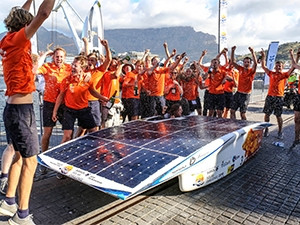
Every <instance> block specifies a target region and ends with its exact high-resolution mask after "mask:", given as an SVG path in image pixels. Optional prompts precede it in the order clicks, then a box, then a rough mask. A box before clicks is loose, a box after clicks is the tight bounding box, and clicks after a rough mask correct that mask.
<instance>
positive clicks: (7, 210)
mask: <svg viewBox="0 0 300 225" xmlns="http://www.w3.org/2000/svg"><path fill="white" fill-rule="evenodd" d="M17 210H18V205H17V204H13V205H9V204H7V203H6V201H5V200H4V199H2V200H1V201H0V214H2V215H4V216H13V215H14V214H16V212H17Z"/></svg>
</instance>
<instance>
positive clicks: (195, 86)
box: [0, 0, 300, 224]
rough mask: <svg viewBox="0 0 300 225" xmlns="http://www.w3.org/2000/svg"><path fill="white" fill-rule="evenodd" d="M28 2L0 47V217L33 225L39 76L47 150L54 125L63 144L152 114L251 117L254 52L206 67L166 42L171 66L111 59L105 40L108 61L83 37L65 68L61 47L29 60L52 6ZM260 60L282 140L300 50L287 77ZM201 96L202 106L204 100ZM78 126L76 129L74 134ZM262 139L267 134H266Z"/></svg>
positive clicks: (9, 22) (299, 115) (299, 127)
mask: <svg viewBox="0 0 300 225" xmlns="http://www.w3.org/2000/svg"><path fill="white" fill-rule="evenodd" d="M31 3H32V0H27V1H26V2H25V4H24V5H23V7H14V8H13V9H12V10H11V12H10V14H9V16H8V17H7V18H6V20H5V24H6V27H7V28H8V31H9V32H8V33H7V35H6V36H5V37H4V38H3V39H2V41H1V42H0V49H1V52H0V53H1V55H2V57H3V68H4V80H5V83H6V85H7V92H6V95H7V96H8V99H7V104H6V107H5V110H4V122H5V128H6V133H7V140H8V146H7V148H6V150H5V151H4V153H3V158H2V174H1V179H0V180H1V183H0V191H1V193H3V194H6V197H5V199H4V200H1V202H0V213H2V214H5V215H9V216H11V217H12V218H11V219H10V222H11V224H24V223H26V224H34V223H33V220H32V218H31V216H30V215H29V197H30V192H31V186H32V182H33V176H34V173H35V170H36V167H37V160H36V155H37V154H38V153H39V143H38V134H37V129H36V124H35V118H34V113H33V103H32V92H33V91H35V85H34V82H35V80H36V78H37V77H40V76H42V77H43V79H44V82H45V87H44V90H40V91H43V131H44V132H43V135H42V138H41V150H42V152H45V151H47V150H48V148H49V140H50V138H51V134H52V131H53V127H54V126H55V125H56V123H57V121H59V122H60V123H61V124H62V129H63V137H62V140H61V142H62V143H63V142H66V141H69V140H70V139H72V138H73V137H79V136H82V135H84V134H86V133H88V132H94V131H97V130H98V129H102V128H106V127H111V126H116V125H119V124H120V123H122V122H125V121H132V120H137V119H139V118H149V117H154V116H161V117H162V118H175V117H181V116H186V115H190V114H198V115H203V116H217V117H223V118H227V117H230V118H231V119H236V111H237V110H239V111H240V118H241V119H242V120H246V119H247V117H246V112H247V107H248V104H249V100H250V94H251V91H252V82H253V80H254V77H255V74H256V68H257V64H258V62H257V58H256V54H255V52H254V49H253V48H251V47H249V51H250V53H251V57H245V58H244V59H243V63H242V65H240V64H238V63H236V60H235V50H236V46H233V47H232V48H231V55H230V58H229V57H228V49H226V48H225V49H223V50H222V51H221V52H220V53H219V54H218V55H217V56H216V57H215V58H213V59H211V61H210V65H209V66H205V65H203V63H202V61H203V58H204V57H205V55H206V54H207V51H206V50H204V51H203V52H202V54H201V55H200V58H199V60H198V61H192V62H190V61H189V58H188V56H187V54H186V53H185V52H183V53H181V54H177V52H176V49H174V50H172V52H171V53H170V52H169V49H168V44H167V42H165V43H163V47H164V49H165V52H166V60H165V61H164V62H163V63H161V62H160V59H159V58H158V57H157V56H154V57H151V56H150V52H149V50H148V49H147V50H145V52H144V56H143V57H142V58H141V59H135V60H133V59H131V60H130V59H127V60H122V59H119V58H115V57H112V54H111V52H110V48H109V43H108V41H107V40H100V42H101V44H102V45H103V47H104V49H105V55H99V54H98V53H97V52H94V51H91V49H88V43H87V40H86V39H83V42H84V43H85V48H84V50H83V51H82V53H80V54H79V55H78V56H76V57H75V58H74V61H73V62H72V64H71V65H70V64H67V63H66V62H65V59H66V55H67V53H66V51H65V50H64V49H63V48H61V47H57V48H55V49H54V50H53V51H47V52H46V53H45V54H44V55H43V57H41V58H40V60H38V59H37V57H36V56H33V55H31V54H30V52H31V50H30V47H31V45H30V38H31V37H32V36H33V35H34V34H35V32H36V31H37V29H38V28H39V26H40V25H41V24H42V23H43V21H44V20H45V19H46V18H47V17H48V15H49V14H50V12H51V10H52V7H53V4H54V0H44V1H43V3H42V4H41V6H40V8H39V11H38V13H37V15H36V17H33V16H32V15H31V14H30V13H29V12H28V10H29V8H30V5H31ZM48 54H50V55H51V56H52V59H53V60H52V62H49V63H44V64H43V65H39V63H38V62H39V61H41V59H42V60H43V59H44V57H45V55H48ZM260 54H261V66H262V68H263V70H264V71H265V72H266V74H267V75H268V76H269V78H270V85H269V90H268V95H267V97H266V100H265V106H264V109H263V112H264V113H265V117H264V121H266V122H269V120H270V116H271V114H272V113H273V114H274V115H275V116H276V118H277V122H278V138H280V139H282V138H283V133H282V126H283V125H282V123H283V122H282V118H281V114H282V111H283V110H282V109H283V91H284V86H285V82H286V79H287V78H288V77H289V76H290V75H291V73H292V72H293V70H294V69H300V66H299V65H298V64H297V63H298V60H299V58H300V51H298V52H297V57H296V59H295V58H294V53H293V50H290V52H289V54H290V57H291V61H292V66H291V68H290V69H289V70H288V71H287V72H283V62H281V61H278V62H276V63H275V70H274V71H271V70H269V69H268V68H267V67H266V65H265V51H264V50H262V51H261V53H260ZM221 57H223V58H224V60H221ZM221 61H223V62H224V63H222V64H221ZM202 90H203V92H204V98H203V106H202V105H201V99H200V97H199V96H200V93H199V92H200V91H202ZM235 90H236V91H235ZM299 96H300V89H298V95H297V97H296V98H295V101H294V111H295V139H294V142H293V145H292V146H291V147H292V148H293V147H295V146H296V145H297V144H299V140H300V97H299ZM76 120H77V124H78V128H77V129H76V132H75V121H76ZM264 135H265V136H266V137H267V136H268V135H269V130H268V129H266V130H265V131H264ZM39 169H40V172H41V173H42V174H45V173H47V169H46V168H44V167H40V168H39ZM9 173H10V175H9V176H8V174H9ZM58 178H62V177H61V176H59V177H58ZM7 184H8V187H7V190H6V189H5V188H6V185H7ZM17 186H19V188H20V192H19V205H17V204H16V199H15V196H16V189H17Z"/></svg>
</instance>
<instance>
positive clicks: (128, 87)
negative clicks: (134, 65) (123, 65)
mask: <svg viewBox="0 0 300 225" xmlns="http://www.w3.org/2000/svg"><path fill="white" fill-rule="evenodd" d="M136 79H137V87H138V92H137V95H134V83H135V80H136ZM142 84H143V80H142V77H140V79H139V78H138V74H136V73H134V72H132V71H131V72H128V73H126V75H125V77H124V82H123V85H122V98H137V99H139V98H140V91H141V88H142Z"/></svg>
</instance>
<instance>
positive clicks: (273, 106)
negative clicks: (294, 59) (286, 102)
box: [261, 49, 294, 139]
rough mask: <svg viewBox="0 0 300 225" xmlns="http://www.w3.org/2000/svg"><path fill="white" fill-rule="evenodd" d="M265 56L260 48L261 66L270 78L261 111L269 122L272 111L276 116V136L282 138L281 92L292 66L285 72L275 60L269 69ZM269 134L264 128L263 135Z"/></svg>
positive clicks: (281, 63) (282, 92) (292, 68)
mask: <svg viewBox="0 0 300 225" xmlns="http://www.w3.org/2000/svg"><path fill="white" fill-rule="evenodd" d="M265 60H266V56H265V51H264V50H263V49H262V51H261V68H262V69H263V70H264V71H265V72H266V74H267V75H268V76H269V78H270V85H269V90H268V95H267V97H266V100H265V106H264V109H263V112H264V113H265V122H270V115H271V114H272V112H274V115H275V116H276V118H277V124H278V136H277V137H278V138H279V139H283V134H282V124H283V121H282V117H281V114H282V109H283V94H284V87H285V83H286V79H287V78H288V77H289V76H290V75H291V73H292V72H293V71H294V67H293V66H292V67H291V68H290V69H289V70H288V71H287V72H282V69H283V62H281V61H277V62H275V71H271V70H269V69H268V68H267V67H266V62H265ZM268 135H269V130H268V128H266V129H265V133H264V136H265V137H267V136H268Z"/></svg>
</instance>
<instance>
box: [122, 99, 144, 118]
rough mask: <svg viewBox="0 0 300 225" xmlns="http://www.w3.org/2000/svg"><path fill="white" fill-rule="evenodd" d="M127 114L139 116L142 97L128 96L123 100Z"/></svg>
mask: <svg viewBox="0 0 300 225" xmlns="http://www.w3.org/2000/svg"><path fill="white" fill-rule="evenodd" d="M122 103H123V105H124V108H125V111H126V114H127V115H128V116H129V117H132V116H138V115H139V114H140V99H137V98H126V99H123V101H122Z"/></svg>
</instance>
